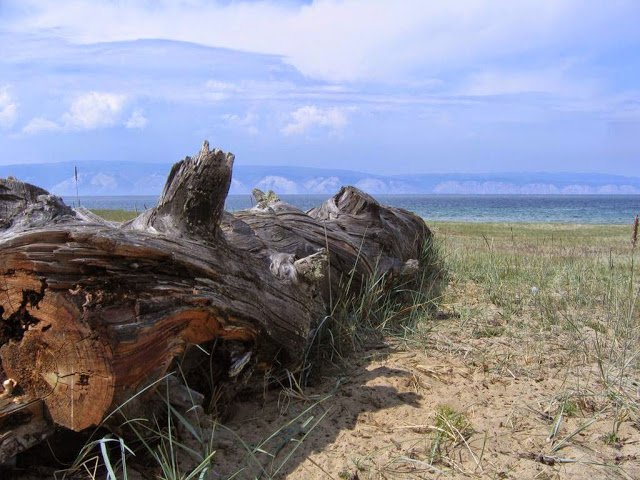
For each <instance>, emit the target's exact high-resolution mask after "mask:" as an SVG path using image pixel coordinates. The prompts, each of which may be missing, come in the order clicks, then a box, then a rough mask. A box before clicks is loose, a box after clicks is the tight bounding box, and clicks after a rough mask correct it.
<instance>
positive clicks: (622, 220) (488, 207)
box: [64, 194, 640, 225]
mask: <svg viewBox="0 0 640 480" xmlns="http://www.w3.org/2000/svg"><path fill="white" fill-rule="evenodd" d="M281 198H282V199H283V200H284V201H286V202H289V203H291V204H293V205H296V206H297V207H299V208H301V209H302V210H308V209H310V208H312V207H315V206H318V205H320V204H321V203H322V202H324V201H325V200H326V199H327V198H329V196H328V195H281ZM375 198H376V199H377V200H378V201H379V202H380V203H383V204H386V205H394V206H397V207H402V208H406V209H407V210H411V211H412V212H415V213H417V214H418V215H421V216H422V217H424V218H425V219H426V220H427V221H437V220H447V221H456V222H559V223H608V224H621V225H623V224H630V223H632V222H633V219H634V217H635V216H636V215H638V214H639V213H640V195H375ZM64 200H65V202H66V203H67V204H68V205H75V204H76V203H77V201H76V198H75V197H66V198H65V199H64ZM156 202H157V197H148V196H126V197H125V196H117V197H80V204H81V205H82V206H84V207H88V208H106V209H122V210H138V211H142V210H144V209H145V208H151V207H153V206H154V205H155V204H156ZM249 207H251V196H250V195H248V194H247V195H230V196H229V197H228V198H227V204H226V208H227V210H229V211H231V212H232V211H234V210H241V209H243V208H249Z"/></svg>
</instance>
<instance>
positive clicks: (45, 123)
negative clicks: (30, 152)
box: [22, 117, 62, 135]
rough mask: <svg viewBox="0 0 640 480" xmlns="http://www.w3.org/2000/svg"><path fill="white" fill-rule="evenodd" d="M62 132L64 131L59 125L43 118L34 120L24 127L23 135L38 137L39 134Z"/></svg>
mask: <svg viewBox="0 0 640 480" xmlns="http://www.w3.org/2000/svg"><path fill="white" fill-rule="evenodd" d="M60 130H62V127H61V126H60V125H59V124H57V123H56V122H52V121H51V120H47V119H46V118H42V117H36V118H33V119H31V120H30V121H29V123H27V124H26V125H25V126H24V127H22V133H24V134H25V135H37V134H38V133H44V132H57V131H60Z"/></svg>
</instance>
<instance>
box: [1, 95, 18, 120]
mask: <svg viewBox="0 0 640 480" xmlns="http://www.w3.org/2000/svg"><path fill="white" fill-rule="evenodd" d="M17 114H18V103H17V102H16V101H15V100H14V99H13V97H12V96H11V94H10V93H9V87H8V86H5V87H2V88H0V127H4V128H8V127H11V126H12V125H13V123H14V122H15V119H16V116H17Z"/></svg>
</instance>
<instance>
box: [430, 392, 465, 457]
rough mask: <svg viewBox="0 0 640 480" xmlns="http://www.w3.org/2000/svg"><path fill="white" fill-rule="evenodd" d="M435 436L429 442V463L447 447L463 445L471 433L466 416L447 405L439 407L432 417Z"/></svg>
mask: <svg viewBox="0 0 640 480" xmlns="http://www.w3.org/2000/svg"><path fill="white" fill-rule="evenodd" d="M433 430H434V432H435V436H434V438H433V441H432V442H431V462H433V461H434V460H435V459H436V457H437V456H439V455H441V454H442V451H443V450H444V449H445V448H446V447H448V446H451V445H453V446H455V445H458V444H460V443H465V444H466V441H467V439H468V438H469V437H470V436H471V434H472V433H473V426H472V425H471V422H470V421H469V420H468V419H467V418H466V416H465V415H464V414H462V413H460V412H457V411H456V410H455V409H454V408H452V407H450V406H449V405H446V404H445V405H440V406H439V407H438V408H437V409H436V412H435V415H434V426H433Z"/></svg>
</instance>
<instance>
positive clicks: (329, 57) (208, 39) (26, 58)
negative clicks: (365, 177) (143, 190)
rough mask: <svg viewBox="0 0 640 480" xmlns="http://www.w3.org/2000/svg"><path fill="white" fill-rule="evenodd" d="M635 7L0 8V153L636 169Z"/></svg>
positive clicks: (613, 2) (639, 92)
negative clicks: (206, 143) (221, 154)
mask: <svg viewBox="0 0 640 480" xmlns="http://www.w3.org/2000/svg"><path fill="white" fill-rule="evenodd" d="M638 25H640V2H638V1H636V0H629V1H621V0H608V1H606V2H603V1H588V0H582V1H577V0H554V1H540V0H535V1H530V0H519V1H517V2H514V1H513V0H493V1H488V0H487V1H482V0H460V1H447V2H442V1H432V2H430V1H426V0H404V1H402V2H399V1H397V0H396V1H392V0H341V1H339V0H320V1H306V2H295V1H283V2H274V1H271V2H266V1H219V2H214V1H208V2H204V1H200V0H183V1H178V0H174V1H171V0H164V1H162V0H161V1H150V0H149V1H139V2H125V1H100V0H92V1H82V0H76V1H61V2H44V1H42V2H37V1H31V0H21V1H12V0H0V152H1V153H2V154H1V155H0V164H11V163H26V162H60V161H74V162H75V161H77V162H80V161H96V160H136V161H148V162H167V163H169V162H174V161H177V160H179V159H180V158H182V157H183V156H184V155H186V154H190V153H195V151H197V149H198V147H199V145H201V143H202V140H203V139H205V138H207V139H209V140H210V142H211V143H212V145H217V146H219V147H221V148H223V149H225V150H230V151H232V152H234V153H235V154H236V158H237V160H236V161H237V162H239V163H243V164H254V165H304V166H318V167H334V168H347V169H353V170H363V171H368V172H371V173H382V174H391V173H411V172H422V173H431V172H498V171H536V172H537V171H549V172H560V171H563V172H602V173H612V174H622V175H632V176H637V175H639V174H640V169H639V168H638V167H637V164H640V28H638Z"/></svg>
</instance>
